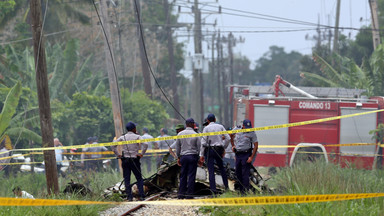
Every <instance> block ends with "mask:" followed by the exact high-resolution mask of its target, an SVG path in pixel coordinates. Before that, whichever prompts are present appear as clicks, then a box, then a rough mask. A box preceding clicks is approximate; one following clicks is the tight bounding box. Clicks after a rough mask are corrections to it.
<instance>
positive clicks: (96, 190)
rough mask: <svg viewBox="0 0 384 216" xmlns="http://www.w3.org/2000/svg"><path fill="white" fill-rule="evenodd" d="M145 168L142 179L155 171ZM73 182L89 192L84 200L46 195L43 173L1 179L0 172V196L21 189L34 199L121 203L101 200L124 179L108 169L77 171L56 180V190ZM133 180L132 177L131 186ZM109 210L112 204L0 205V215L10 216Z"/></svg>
mask: <svg viewBox="0 0 384 216" xmlns="http://www.w3.org/2000/svg"><path fill="white" fill-rule="evenodd" d="M146 168H147V167H146V165H145V166H144V165H143V164H142V165H141V169H142V171H143V176H144V177H149V176H151V175H152V174H154V173H155V172H156V170H157V169H156V165H155V164H153V165H152V171H151V173H148V172H147V169H146ZM71 180H73V181H74V182H77V183H81V184H84V185H85V186H86V187H88V188H89V189H91V191H92V192H93V193H92V195H88V196H85V197H82V196H79V195H66V194H63V193H60V194H59V195H52V196H48V194H47V188H46V177H45V174H44V173H21V172H18V173H17V174H16V175H15V176H13V175H10V176H9V177H6V176H4V172H0V188H2V189H1V190H0V197H15V196H14V194H13V192H12V189H13V188H14V187H16V186H20V187H21V189H22V190H24V191H27V192H28V193H30V194H32V195H33V196H34V197H35V198H41V199H71V200H93V201H121V199H119V198H118V197H112V198H110V199H109V200H105V199H104V198H103V197H102V194H103V192H104V190H105V189H106V188H107V187H110V186H113V185H115V184H116V183H118V182H120V181H122V180H123V178H122V174H120V173H118V172H116V171H113V170H112V169H109V170H108V171H106V172H92V171H91V172H88V171H84V170H78V171H76V172H72V173H67V174H66V176H65V178H63V177H61V176H60V177H59V188H60V191H61V192H62V191H63V190H64V188H65V186H66V185H67V184H68V183H69V182H70V181H71ZM135 181H136V178H135V177H134V175H133V174H132V176H131V183H132V182H135ZM110 207H112V206H111V205H80V206H53V207H52V206H48V207H44V206H36V207H29V206H27V207H19V206H11V207H9V206H0V216H3V215H4V216H10V215H22V216H29V215H31V216H32V215H54V216H60V215H65V216H79V215H98V213H99V212H100V211H103V210H105V209H107V208H110Z"/></svg>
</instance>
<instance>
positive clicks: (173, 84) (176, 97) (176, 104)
mask: <svg viewBox="0 0 384 216" xmlns="http://www.w3.org/2000/svg"><path fill="white" fill-rule="evenodd" d="M163 7H164V14H165V16H167V25H166V27H165V30H166V32H167V39H168V56H169V69H170V72H171V88H172V95H173V105H174V107H175V110H174V113H173V118H175V119H180V117H181V116H179V113H178V112H177V110H179V95H178V92H177V79H176V69H175V55H174V50H173V38H172V28H171V13H170V12H169V8H170V4H169V3H168V0H164V1H163Z"/></svg>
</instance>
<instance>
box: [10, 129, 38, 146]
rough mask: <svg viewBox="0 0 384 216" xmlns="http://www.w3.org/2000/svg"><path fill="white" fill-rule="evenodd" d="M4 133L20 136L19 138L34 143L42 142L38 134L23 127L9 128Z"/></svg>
mask: <svg viewBox="0 0 384 216" xmlns="http://www.w3.org/2000/svg"><path fill="white" fill-rule="evenodd" d="M5 133H6V134H7V135H9V136H11V137H18V136H20V137H21V138H24V139H28V140H32V141H34V142H36V143H42V140H41V136H40V135H39V134H37V133H35V132H33V131H31V130H29V129H27V128H24V127H17V128H10V129H8V130H7V131H6V132H5Z"/></svg>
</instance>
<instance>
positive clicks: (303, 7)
mask: <svg viewBox="0 0 384 216" xmlns="http://www.w3.org/2000/svg"><path fill="white" fill-rule="evenodd" d="M183 1H184V2H187V0H178V1H177V4H182V3H181V2H183ZM190 2H193V0H190ZM206 2H215V1H212V0H210V1H203V0H199V3H201V6H200V8H201V9H202V12H208V11H215V10H217V8H215V7H217V6H218V5H221V6H222V8H223V9H222V12H223V13H222V14H212V15H209V16H208V15H207V14H203V15H202V17H203V18H206V22H207V23H213V22H214V20H215V19H217V23H218V26H216V28H215V29H216V30H217V29H220V30H221V31H222V32H225V33H224V34H226V35H227V34H228V32H229V31H232V32H233V34H234V35H235V37H237V38H239V36H240V35H241V36H242V37H244V38H245V42H244V43H242V44H240V43H239V44H238V45H237V47H236V48H235V53H241V54H242V55H245V56H247V57H248V58H249V59H251V61H252V62H254V61H255V60H257V59H258V58H260V57H261V56H262V55H263V54H264V53H265V52H267V51H268V50H269V47H270V46H272V45H277V46H281V47H284V48H285V51H286V52H290V51H292V50H295V51H298V52H300V53H303V54H309V53H311V48H312V47H313V46H314V44H315V41H314V40H306V39H305V37H306V35H308V36H309V37H310V38H311V37H312V36H315V35H316V34H317V32H316V26H313V25H304V24H292V23H286V22H280V21H279V22H275V21H269V20H263V19H257V18H255V17H261V16H259V15H256V14H262V15H268V16H275V17H279V18H286V19H291V20H298V21H303V22H309V23H314V24H317V23H318V21H320V23H321V24H323V25H330V26H334V25H335V17H336V3H337V0H264V1H257V0H219V1H218V3H210V4H209V5H206V6H202V4H204V3H206ZM183 5H185V6H188V7H190V6H192V4H191V3H189V4H183ZM235 10H238V11H235ZM181 11H182V12H183V11H185V12H189V11H190V9H189V10H188V8H186V7H181ZM240 11H245V12H240ZM228 13H231V14H237V15H240V16H235V15H230V14H228ZM246 16H252V17H253V18H251V17H246ZM263 18H267V19H271V18H272V17H265V16H264V17H263ZM272 19H273V18H272ZM179 22H193V16H191V15H188V14H182V15H181V16H180V19H179ZM369 24H370V8H369V3H368V0H341V13H340V25H339V26H340V27H354V28H360V27H361V26H362V25H369ZM202 29H203V34H204V32H206V30H207V29H208V30H209V31H211V30H214V27H213V26H209V25H207V26H204V27H203V28H202ZM302 29H310V30H305V31H294V32H278V33H276V32H262V33H261V32H259V33H256V32H255V31H285V30H289V31H291V30H302ZM240 31H251V32H249V33H245V32H240ZM332 32H333V30H332ZM342 33H343V34H345V35H348V34H349V33H351V36H352V38H354V36H355V35H356V33H357V31H355V30H344V31H343V32H342ZM178 34H182V33H178ZM184 34H185V33H184ZM180 38H181V39H180V40H183V41H187V42H189V43H188V48H187V52H190V53H191V54H192V55H193V53H194V49H193V46H194V45H193V37H191V38H190V39H189V40H187V38H186V37H180ZM203 53H204V54H205V55H208V56H210V53H211V51H210V50H208V49H207V44H203ZM254 66H255V65H254V64H253V65H252V67H254Z"/></svg>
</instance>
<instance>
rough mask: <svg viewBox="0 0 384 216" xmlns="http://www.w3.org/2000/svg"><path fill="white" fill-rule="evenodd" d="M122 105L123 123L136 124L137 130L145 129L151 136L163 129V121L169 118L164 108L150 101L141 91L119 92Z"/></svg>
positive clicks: (124, 90) (126, 90)
mask: <svg viewBox="0 0 384 216" xmlns="http://www.w3.org/2000/svg"><path fill="white" fill-rule="evenodd" d="M121 98H122V103H123V109H124V110H123V113H124V114H123V115H124V122H128V121H133V122H135V123H137V124H138V130H141V129H142V128H143V127H147V128H148V129H149V131H150V132H151V133H153V134H156V133H158V130H160V128H162V127H164V123H165V120H166V119H168V118H169V115H168V114H167V113H166V111H165V108H164V106H162V105H161V104H160V103H159V102H157V101H155V100H151V99H150V98H149V97H148V96H147V95H146V94H145V92H143V91H138V92H135V93H133V95H132V97H131V93H130V92H129V90H128V89H123V90H122V91H121Z"/></svg>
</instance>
